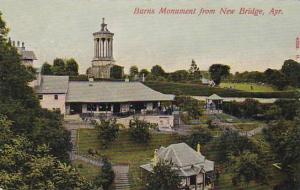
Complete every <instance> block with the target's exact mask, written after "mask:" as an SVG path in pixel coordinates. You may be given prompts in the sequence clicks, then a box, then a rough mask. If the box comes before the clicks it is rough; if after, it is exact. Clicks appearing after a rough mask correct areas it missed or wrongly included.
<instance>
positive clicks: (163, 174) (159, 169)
mask: <svg viewBox="0 0 300 190" xmlns="http://www.w3.org/2000/svg"><path fill="white" fill-rule="evenodd" d="M172 167H173V164H172V163H171V162H163V161H160V162H158V163H157V165H156V166H154V168H153V173H151V174H150V176H149V178H148V181H147V182H148V184H146V190H156V189H163V190H176V189H179V188H180V183H181V177H180V176H178V174H177V173H176V171H175V170H174V169H173V168H172Z"/></svg>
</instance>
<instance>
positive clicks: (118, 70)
mask: <svg viewBox="0 0 300 190" xmlns="http://www.w3.org/2000/svg"><path fill="white" fill-rule="evenodd" d="M110 78H113V79H122V78H123V67H121V66H119V65H114V66H112V67H111V69H110Z"/></svg>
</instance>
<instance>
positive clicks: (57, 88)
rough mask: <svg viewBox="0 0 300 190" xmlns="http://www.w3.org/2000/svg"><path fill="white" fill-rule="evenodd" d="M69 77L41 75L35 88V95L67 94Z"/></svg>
mask: <svg viewBox="0 0 300 190" xmlns="http://www.w3.org/2000/svg"><path fill="white" fill-rule="evenodd" d="M68 83H69V76H48V75H43V76H42V78H41V83H40V85H39V86H37V87H36V93H44V94H66V93H67V92H68Z"/></svg>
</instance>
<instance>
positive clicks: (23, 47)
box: [22, 42, 25, 50]
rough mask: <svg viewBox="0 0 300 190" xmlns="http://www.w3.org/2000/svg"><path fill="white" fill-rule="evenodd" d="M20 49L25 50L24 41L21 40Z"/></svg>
mask: <svg viewBox="0 0 300 190" xmlns="http://www.w3.org/2000/svg"><path fill="white" fill-rule="evenodd" d="M22 50H25V43H24V42H22Z"/></svg>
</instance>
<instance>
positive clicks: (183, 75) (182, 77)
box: [169, 70, 189, 82]
mask: <svg viewBox="0 0 300 190" xmlns="http://www.w3.org/2000/svg"><path fill="white" fill-rule="evenodd" d="M169 78H170V79H171V80H172V81H175V82H178V81H186V80H188V78H189V73H188V72H187V71H186V70H178V71H175V72H173V73H170V74H169Z"/></svg>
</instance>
